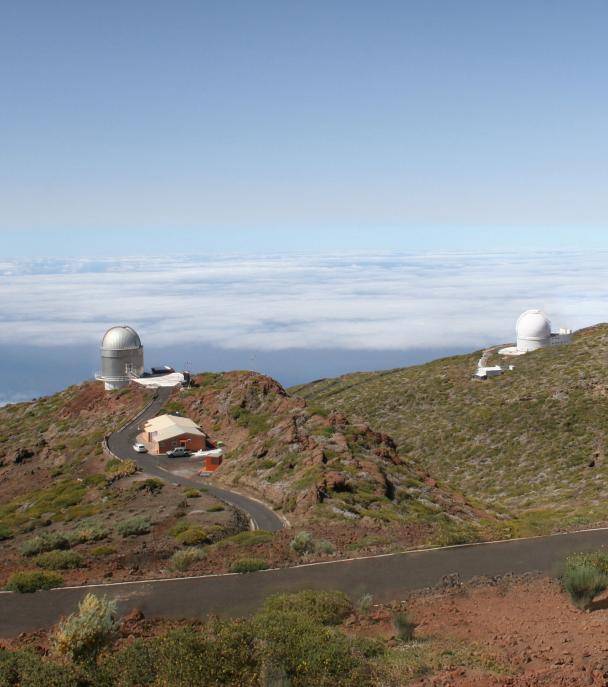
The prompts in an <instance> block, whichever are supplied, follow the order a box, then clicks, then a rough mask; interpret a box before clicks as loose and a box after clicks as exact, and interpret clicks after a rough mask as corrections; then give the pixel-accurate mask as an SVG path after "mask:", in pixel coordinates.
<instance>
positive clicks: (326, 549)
mask: <svg viewBox="0 0 608 687" xmlns="http://www.w3.org/2000/svg"><path fill="white" fill-rule="evenodd" d="M315 552H316V553H326V554H330V553H335V552H336V548H335V546H334V545H333V544H332V543H331V542H330V541H327V540H326V539H317V540H315Z"/></svg>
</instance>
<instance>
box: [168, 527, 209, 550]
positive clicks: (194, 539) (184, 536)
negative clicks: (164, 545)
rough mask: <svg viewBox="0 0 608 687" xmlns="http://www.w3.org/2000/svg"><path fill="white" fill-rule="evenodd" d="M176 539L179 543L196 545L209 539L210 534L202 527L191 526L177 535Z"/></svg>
mask: <svg viewBox="0 0 608 687" xmlns="http://www.w3.org/2000/svg"><path fill="white" fill-rule="evenodd" d="M175 540H176V541H177V542H178V544H183V545H185V546H196V545H197V544H203V543H204V542H206V541H208V535H207V532H205V530H204V529H202V528H201V527H189V528H188V529H187V530H184V531H183V532H180V534H178V535H177V536H176V537H175Z"/></svg>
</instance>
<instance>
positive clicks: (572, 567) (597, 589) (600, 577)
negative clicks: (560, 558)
mask: <svg viewBox="0 0 608 687" xmlns="http://www.w3.org/2000/svg"><path fill="white" fill-rule="evenodd" d="M604 564H605V560H604V559H597V558H596V559H594V558H592V557H591V555H589V554H587V555H580V554H579V555H575V556H570V557H568V558H567V559H566V565H565V568H564V573H563V578H562V582H563V585H564V589H565V590H566V591H567V592H568V594H570V598H571V599H572V603H573V604H574V605H575V606H576V607H577V608H581V609H585V608H588V607H589V606H590V605H591V602H592V601H593V599H594V598H595V597H596V596H597V595H598V594H600V593H601V592H603V591H604V590H605V589H608V575H607V574H606V573H605V572H603V566H604Z"/></svg>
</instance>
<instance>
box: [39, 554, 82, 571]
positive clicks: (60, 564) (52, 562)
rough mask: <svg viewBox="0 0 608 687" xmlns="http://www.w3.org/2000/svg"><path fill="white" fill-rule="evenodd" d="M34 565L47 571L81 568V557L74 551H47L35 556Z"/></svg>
mask: <svg viewBox="0 0 608 687" xmlns="http://www.w3.org/2000/svg"><path fill="white" fill-rule="evenodd" d="M34 563H35V564H36V565H37V566H38V567H39V568H46V569H47V570H69V569H71V568H80V567H81V566H82V556H81V555H80V554H79V553H76V551H47V552H46V553H41V554H39V555H38V556H36V558H34Z"/></svg>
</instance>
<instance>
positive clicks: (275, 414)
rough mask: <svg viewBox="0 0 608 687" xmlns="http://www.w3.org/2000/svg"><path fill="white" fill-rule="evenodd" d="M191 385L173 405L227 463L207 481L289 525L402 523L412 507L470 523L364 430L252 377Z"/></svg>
mask: <svg viewBox="0 0 608 687" xmlns="http://www.w3.org/2000/svg"><path fill="white" fill-rule="evenodd" d="M196 383H197V387H196V388H195V389H192V390H189V391H184V392H176V393H175V395H174V400H175V402H177V403H179V404H181V405H182V406H183V412H184V413H185V414H187V415H188V416H189V417H191V418H192V419H193V420H195V421H196V422H198V423H199V424H200V425H201V426H202V428H203V429H204V431H205V432H207V434H208V435H209V437H210V438H211V440H212V441H219V440H221V441H223V442H224V445H225V447H226V455H225V460H224V463H223V465H222V467H221V468H220V470H218V472H217V473H216V475H215V477H214V479H216V480H218V481H221V482H224V483H226V484H228V485H233V486H237V485H238V486H239V487H240V488H245V489H247V490H248V491H252V492H256V493H258V494H259V495H260V496H262V498H264V499H265V500H266V501H267V502H269V503H271V504H272V505H273V506H275V507H276V508H281V509H283V510H284V511H286V512H288V513H291V514H292V515H290V518H291V517H293V518H296V519H298V518H309V517H310V516H311V515H312V514H313V513H315V514H316V515H319V514H323V513H326V514H327V516H328V517H331V518H336V517H338V519H341V518H342V519H348V520H352V519H361V518H367V520H369V519H370V518H371V519H374V518H375V517H384V518H389V517H395V518H399V517H401V516H406V515H407V511H408V508H409V507H413V504H414V503H415V502H418V503H419V504H422V503H427V504H428V503H430V504H431V506H430V507H429V511H432V512H437V511H441V510H446V511H448V512H452V513H453V514H455V515H456V516H457V517H462V518H471V517H474V515H473V513H472V511H469V510H468V508H467V506H466V504H462V503H458V501H457V500H456V499H454V498H452V496H451V495H450V494H449V493H447V492H445V491H443V490H442V489H441V488H440V487H439V486H438V484H437V483H436V482H435V483H434V484H431V483H430V482H428V481H425V480H427V477H426V476H425V474H424V473H423V472H422V471H421V470H418V469H416V467H415V466H413V465H412V464H411V463H408V462H406V461H404V460H403V459H402V458H401V456H400V455H399V453H398V451H397V448H396V446H395V442H394V441H393V440H392V438H391V437H390V436H388V435H387V434H383V433H381V432H376V431H374V430H373V429H372V428H371V427H370V426H369V424H367V423H351V422H350V421H349V419H348V418H347V417H346V416H345V415H344V414H342V413H333V414H325V413H321V412H320V411H319V410H318V409H314V410H311V409H309V408H308V407H307V405H306V402H305V401H304V400H303V399H299V398H292V397H290V396H289V395H288V394H287V393H286V392H285V390H284V389H283V387H282V386H281V385H280V384H279V383H278V382H276V381H275V380H273V379H270V378H269V377H265V376H263V375H259V374H256V373H254V372H228V373H225V374H222V375H217V374H214V375H199V376H197V377H196Z"/></svg>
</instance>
